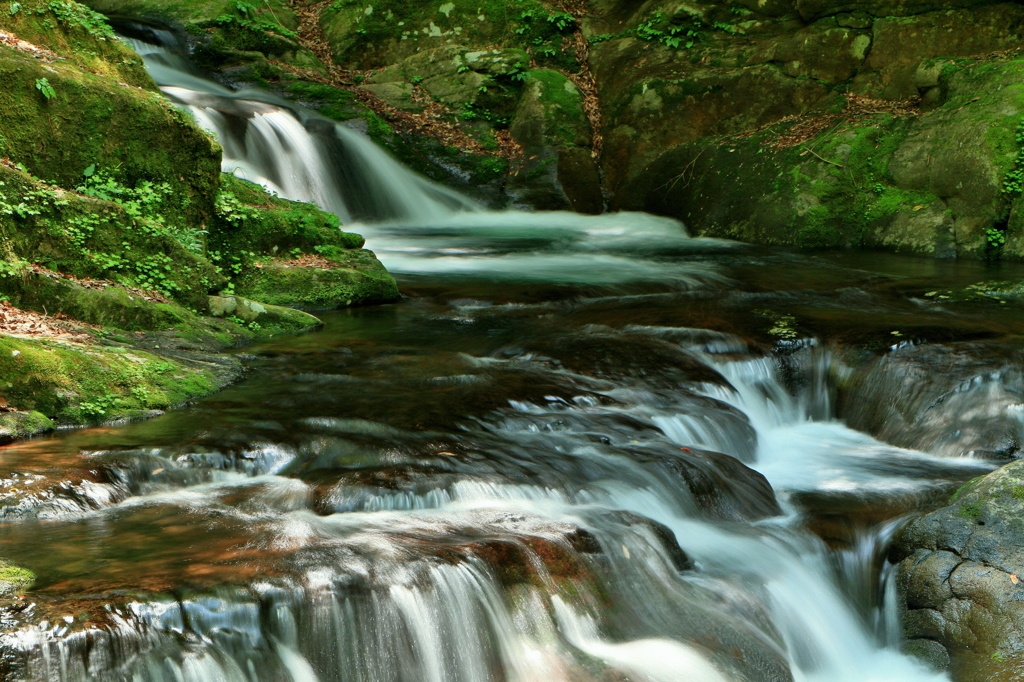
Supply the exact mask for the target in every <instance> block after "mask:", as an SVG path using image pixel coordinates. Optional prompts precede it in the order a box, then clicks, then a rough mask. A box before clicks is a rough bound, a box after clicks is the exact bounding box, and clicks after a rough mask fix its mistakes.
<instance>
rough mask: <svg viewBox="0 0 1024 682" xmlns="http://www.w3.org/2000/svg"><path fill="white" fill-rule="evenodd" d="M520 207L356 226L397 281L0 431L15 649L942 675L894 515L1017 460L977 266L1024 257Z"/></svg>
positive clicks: (211, 665) (311, 671) (652, 671)
mask: <svg viewBox="0 0 1024 682" xmlns="http://www.w3.org/2000/svg"><path fill="white" fill-rule="evenodd" d="M652 229H654V232H652V234H654V233H659V234H660V233H661V232H659V230H660V231H664V230H665V229H669V228H666V227H665V225H664V224H658V225H655V226H654V228H652ZM531 230H532V228H529V229H526V228H524V229H523V230H522V231H511V232H510V231H508V230H506V231H504V232H502V233H501V235H500V238H499V235H490V236H488V237H487V238H486V239H484V237H482V236H481V235H480V234H478V233H474V231H473V230H472V229H467V228H464V229H463V230H462V231H460V232H459V233H458V235H455V234H454V233H452V232H450V231H446V230H443V229H438V228H436V227H435V228H430V227H426V228H422V229H421V230H420V231H419V232H416V230H412V229H410V230H409V231H408V232H405V233H403V236H402V237H401V238H399V237H397V236H396V235H397V234H398V233H397V232H394V231H392V232H389V231H388V230H387V229H381V230H378V231H377V232H373V231H371V234H370V237H371V246H373V247H374V248H376V249H377V250H378V253H380V254H381V256H382V258H383V260H384V262H385V263H387V264H388V265H389V267H392V269H393V270H395V271H397V272H398V273H399V279H400V284H401V287H402V290H403V292H404V293H405V294H406V298H405V299H404V300H403V301H402V302H400V303H398V304H395V305H390V306H382V307H377V308H365V309H357V310H349V311H343V312H335V313H326V314H324V315H323V319H324V321H325V323H326V326H325V328H324V329H323V330H322V331H320V332H317V333H313V334H309V335H306V336H300V337H296V338H283V339H279V340H274V341H271V342H269V343H265V344H263V345H260V346H257V347H252V348H246V349H243V350H242V351H241V352H242V353H243V354H244V358H245V359H246V363H247V365H248V366H249V368H250V372H249V374H248V376H247V378H246V379H245V380H244V381H243V382H241V383H239V384H237V385H235V386H233V387H231V388H229V389H227V390H225V391H223V392H221V393H219V394H217V395H215V396H212V397H210V398H208V399H206V400H203V401H200V402H198V403H196V404H195V405H191V406H188V407H185V408H182V409H179V410H176V411H173V412H170V413H168V414H167V415H165V416H163V417H160V418H158V419H155V420H152V421H148V422H144V423H135V424H128V425H123V426H110V427H104V428H96V429H87V430H81V431H73V432H65V433H62V434H60V435H58V436H56V437H51V438H41V439H36V440H32V441H27V442H23V443H18V444H15V445H12V446H9V447H6V448H0V508H2V513H3V521H4V522H3V524H2V525H0V556H5V557H9V558H10V559H11V560H13V561H15V562H17V563H18V564H20V565H23V566H25V567H27V568H30V569H32V570H33V571H35V572H36V574H37V575H38V581H37V583H36V585H35V587H34V589H33V590H32V591H31V592H30V593H29V594H28V595H27V597H26V598H25V600H23V601H21V602H19V603H18V605H17V606H16V607H15V608H13V609H11V610H9V611H8V622H7V623H6V628H7V629H6V634H4V635H3V636H2V638H0V639H2V649H3V652H4V657H3V661H2V663H0V665H3V666H6V668H5V670H6V672H7V673H8V675H9V677H10V678H11V679H21V678H25V679H67V680H82V679H111V680H113V679H133V680H303V681H305V680H345V681H348V680H359V681H364V680H365V681H367V682H370V681H373V682H376V681H385V680H389V681H390V680H408V681H413V680H417V681H418V680H430V681H438V682H447V681H449V680H451V681H467V682H468V681H471V680H567V681H577V680H656V681H661V680H665V681H668V680H673V681H675V680H701V681H704V680H751V681H755V680H788V679H797V680H821V681H826V680H827V681H834V680H851V681H852V680H939V679H944V678H943V677H942V676H939V675H936V674H934V673H931V672H928V671H926V670H925V669H924V668H923V667H921V666H920V665H919V664H917V663H915V662H914V661H913V660H912V659H908V658H905V657H903V656H902V655H901V654H899V653H898V641H899V626H898V622H897V620H896V605H895V592H894V585H893V581H892V570H891V567H889V566H888V564H887V562H886V560H885V551H886V543H887V541H888V540H889V538H890V537H891V535H892V533H893V532H894V531H895V529H896V528H897V527H898V522H899V520H900V519H901V518H903V517H905V515H906V514H908V513H912V512H914V511H915V510H920V509H923V508H927V507H928V506H929V505H934V504H937V503H938V502H939V501H940V500H941V498H942V496H943V495H945V494H947V493H948V492H949V491H950V490H951V489H953V488H954V487H955V486H956V485H958V484H959V483H961V482H963V481H965V480H967V479H970V478H972V477H974V476H977V475H980V474H982V473H985V472H986V471H989V470H991V469H992V468H994V467H995V466H997V465H998V464H999V463H1000V462H1002V461H1006V460H1007V459H1008V458H1010V457H1013V456H1015V452H1016V442H1017V440H1016V439H1017V438H1018V436H1019V435H1021V434H1020V433H1019V432H1020V431H1021V430H1024V429H1022V426H1021V419H1020V416H1019V414H1020V413H1019V410H1018V409H1017V408H1018V407H1019V405H1018V403H1019V402H1022V399H1021V397H1020V395H1021V384H1022V381H1021V378H1020V376H1019V369H1018V368H1019V367H1020V345H1021V344H1020V339H1021V333H1022V331H1024V318H1022V316H1021V314H1020V313H1021V307H1020V305H1019V304H1018V303H1017V302H1015V301H1014V300H1013V299H1008V298H1005V297H1004V298H1003V299H1000V298H999V297H996V296H993V295H990V294H988V293H986V292H988V291H990V290H991V289H992V287H991V286H990V287H976V288H974V289H967V287H969V286H971V285H974V284H976V283H978V282H983V281H987V282H991V281H996V280H1011V279H1016V280H1020V279H1024V271H1022V270H1021V269H1020V268H1015V267H1011V266H998V267H996V266H985V265H983V264H963V263H960V264H957V263H947V262H935V261H929V260H915V259H907V258H899V257H895V256H883V255H878V254H863V253H857V254H853V253H851V254H844V253H840V254H835V253H833V254H827V255H821V256H798V255H793V254H789V253H786V252H781V251H772V250H766V249H754V248H750V247H739V246H734V245H729V244H724V243H721V242H706V241H701V240H687V242H686V243H683V244H680V243H677V242H672V243H671V244H665V243H660V242H658V240H657V239H652V240H651V241H650V242H647V243H640V244H638V245H636V246H635V247H629V248H624V249H620V250H618V251H616V252H615V253H614V254H611V255H609V254H608V253H607V249H605V248H604V246H606V245H607V241H608V240H610V239H612V240H613V239H614V237H613V236H612V237H610V236H609V234H610V233H602V232H601V231H600V230H597V231H596V232H592V233H588V235H587V237H586V239H585V240H583V241H581V240H580V239H579V238H578V235H576V234H575V233H574V232H573V231H572V229H569V228H566V231H565V232H564V233H563V234H562V236H561V237H557V238H552V237H551V236H550V235H540V236H538V235H537V234H535V233H533V232H532V231H531ZM417 240H419V241H417ZM595 243H596V244H598V246H596V247H595V246H593V245H594V244H595ZM422 244H430V245H433V246H430V247H429V248H428V247H424V246H422ZM438 244H440V245H438ZM410 254H412V255H410ZM452 261H454V262H456V263H457V265H455V266H453V265H452ZM467 264H468V265H467ZM1001 300H1008V301H1009V302H1005V303H1004V302H1001ZM940 398H941V399H940Z"/></svg>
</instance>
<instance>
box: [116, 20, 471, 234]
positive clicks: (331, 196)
mask: <svg viewBox="0 0 1024 682" xmlns="http://www.w3.org/2000/svg"><path fill="white" fill-rule="evenodd" d="M129 28H130V29H131V30H130V32H131V33H132V35H133V36H134V37H126V38H123V40H125V42H127V43H128V45H130V46H131V47H132V49H134V50H135V51H136V52H138V53H139V54H140V55H141V56H142V57H143V59H144V60H145V62H146V68H147V70H148V71H149V73H150V75H151V76H152V77H153V79H154V80H155V81H156V82H157V85H159V86H160V89H161V90H162V91H163V93H164V94H165V95H166V96H167V97H168V98H169V99H170V100H171V101H173V102H175V103H176V104H178V105H180V106H182V107H184V108H185V109H187V110H188V111H189V112H191V113H192V115H193V116H194V117H195V119H196V121H197V122H198V123H199V125H200V126H202V127H203V128H204V129H206V130H207V131H208V132H210V133H211V134H212V135H214V136H215V137H216V138H217V140H218V141H219V142H220V143H221V146H222V147H223V149H224V160H223V170H224V172H226V173H233V174H235V175H237V176H238V177H240V178H242V179H244V180H249V181H250V182H254V183H256V184H258V185H262V186H264V187H265V188H267V189H268V190H269V191H271V192H273V193H275V194H277V195H279V196H281V197H283V198H285V199H291V200H293V201H303V202H308V203H314V204H317V205H318V206H320V207H321V208H323V209H324V210H326V211H330V212H332V213H334V214H336V215H337V216H338V217H339V218H341V220H342V221H343V222H345V223H352V222H357V221H372V222H382V221H405V220H412V219H418V220H424V219H425V220H438V219H441V218H444V217H445V216H448V215H451V214H452V213H453V212H455V211H474V210H479V207H478V206H477V205H476V204H475V203H474V202H472V201H471V200H469V199H467V198H465V197H463V196H461V195H459V194H458V193H456V192H453V191H451V190H449V189H446V188H444V187H441V186H440V185H436V184H434V183H432V182H430V181H428V180H426V179H424V178H421V177H419V176H418V175H416V174H415V173H413V172H411V171H409V170H408V169H407V168H405V167H404V166H402V164H400V163H398V162H397V161H395V160H394V159H392V158H391V157H390V156H389V155H388V154H387V153H386V152H384V151H383V150H382V149H380V148H379V147H377V145H375V144H373V142H371V141H370V140H369V139H368V138H367V137H366V136H365V135H363V134H362V133H359V132H357V131H356V130H354V129H352V128H350V127H348V126H346V125H344V124H338V123H335V122H333V121H330V120H328V119H325V118H323V117H320V116H317V115H315V114H313V113H311V112H309V111H307V110H305V109H302V108H301V107H297V106H295V105H294V104H290V103H288V102H285V101H283V100H280V99H278V98H276V97H273V96H272V95H270V94H268V93H266V92H263V91H259V90H240V91H233V90H229V89H228V88H225V87H222V86H220V85H218V84H216V83H214V82H212V81H210V80H207V79H205V78H203V77H202V76H200V75H199V74H196V73H193V72H192V70H191V67H190V65H189V63H188V60H187V59H186V58H185V57H184V46H182V45H181V44H180V41H179V39H178V38H177V36H175V35H174V34H173V33H171V32H169V31H161V30H157V29H153V28H151V27H148V26H141V25H134V24H133V25H130V26H129Z"/></svg>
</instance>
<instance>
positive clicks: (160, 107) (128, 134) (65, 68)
mask: <svg viewBox="0 0 1024 682" xmlns="http://www.w3.org/2000/svg"><path fill="white" fill-rule="evenodd" d="M0 14H2V13H0ZM42 79H46V81H47V82H48V83H49V85H50V87H51V88H52V89H53V92H54V94H53V95H52V96H51V97H49V98H47V97H46V96H45V94H44V93H43V92H41V91H40V90H39V89H38V88H37V86H36V85H37V81H41V80H42ZM0 82H2V83H4V87H3V88H2V89H0V110H2V111H3V112H4V125H3V127H2V128H0V156H4V157H7V158H10V159H11V160H13V161H14V162H17V163H21V164H24V166H25V167H26V168H27V169H28V170H29V171H30V172H31V173H32V174H33V175H35V176H37V177H39V178H42V179H44V180H46V181H47V182H50V183H52V184H54V185H58V186H61V187H75V186H77V185H78V184H79V183H80V182H81V181H82V180H83V173H84V172H85V171H86V169H88V168H90V167H91V168H103V169H108V170H110V171H111V172H114V173H115V175H116V177H117V179H118V180H119V181H120V182H121V183H122V184H124V185H125V186H129V187H134V186H136V185H137V184H139V183H141V182H144V181H150V182H154V183H167V185H168V186H169V187H170V189H171V191H170V193H169V194H168V197H167V201H166V209H167V215H168V216H171V217H172V219H173V222H176V223H179V224H188V225H191V226H194V227H199V228H202V227H203V226H204V225H205V224H206V223H207V222H208V221H209V220H210V218H211V217H212V214H213V200H214V197H215V196H216V190H217V186H218V185H219V182H220V181H219V177H220V147H219V145H217V143H216V142H214V141H213V140H212V139H210V138H209V137H208V136H207V134H206V133H204V132H203V131H202V130H200V129H199V127H198V126H197V125H196V124H195V122H194V121H193V120H192V119H191V118H190V117H189V116H188V115H187V114H186V113H184V112H183V111H182V110H180V109H178V108H176V107H174V106H172V105H171V104H170V103H169V102H167V101H166V100H165V99H163V97H162V96H161V95H159V94H158V93H154V92H151V91H149V90H145V89H140V88H136V87H132V86H130V85H124V84H122V83H121V82H119V80H118V79H117V78H112V77H108V76H102V75H96V74H93V73H90V72H88V71H86V70H85V69H81V68H76V67H75V66H74V65H73V64H71V63H69V62H63V61H57V62H53V63H46V62H44V61H42V60H40V59H37V58H35V57H32V56H30V55H28V54H26V53H23V52H20V51H18V50H14V49H11V48H8V47H5V46H2V45H0Z"/></svg>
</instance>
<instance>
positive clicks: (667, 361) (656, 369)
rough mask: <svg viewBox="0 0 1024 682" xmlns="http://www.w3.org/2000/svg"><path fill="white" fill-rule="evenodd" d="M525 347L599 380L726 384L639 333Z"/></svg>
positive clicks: (700, 364) (702, 365)
mask: <svg viewBox="0 0 1024 682" xmlns="http://www.w3.org/2000/svg"><path fill="white" fill-rule="evenodd" d="M529 348H530V350H535V351H539V352H541V353H544V354H545V355H549V356H550V357H553V358H556V359H557V360H558V361H559V363H560V364H561V365H562V366H563V367H564V368H565V369H568V370H570V371H573V372H578V373H581V374H587V375H590V376H595V377H599V378H605V377H607V378H614V379H616V380H621V379H622V377H631V378H635V379H639V380H640V381H642V382H644V383H647V384H650V385H653V386H660V387H666V388H675V387H678V386H679V385H680V384H699V383H704V382H707V383H713V384H720V385H722V384H725V383H726V381H725V378H724V377H722V375H721V374H719V373H718V371H717V370H715V369H713V368H712V367H710V366H708V365H707V364H705V363H703V362H701V361H700V360H698V359H696V358H695V357H694V356H692V355H690V354H689V353H687V352H686V351H684V350H683V349H682V348H680V347H679V346H678V345H676V344H674V343H671V342H669V341H663V340H661V339H657V338H652V337H650V336H647V335H642V334H636V335H633V334H600V333H588V334H580V335H575V336H558V337H552V338H548V339H537V340H536V341H533V342H532V343H531V344H530V346H529Z"/></svg>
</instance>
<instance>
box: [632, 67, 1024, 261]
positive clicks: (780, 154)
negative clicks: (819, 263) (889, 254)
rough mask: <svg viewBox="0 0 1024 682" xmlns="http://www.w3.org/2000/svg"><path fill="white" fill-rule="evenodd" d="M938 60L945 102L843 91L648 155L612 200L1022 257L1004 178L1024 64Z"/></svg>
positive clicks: (866, 241) (784, 233)
mask: <svg viewBox="0 0 1024 682" xmlns="http://www.w3.org/2000/svg"><path fill="white" fill-rule="evenodd" d="M943 65H944V69H945V70H944V73H943V75H942V77H941V82H942V84H941V86H937V87H941V89H942V100H941V103H939V104H937V105H936V106H935V107H934V108H932V109H931V110H928V111H925V112H921V113H920V114H919V115H918V114H917V112H915V111H913V110H902V111H901V110H899V109H891V111H892V112H893V113H889V114H887V113H883V112H884V111H885V107H884V106H880V105H878V104H872V103H868V104H867V105H865V104H863V103H860V102H858V101H857V100H851V101H850V102H849V103H848V104H847V105H843V106H837V107H834V108H831V109H825V110H821V111H819V112H817V113H816V114H815V115H813V116H810V117H808V118H806V119H804V120H803V121H802V122H800V123H797V124H794V123H788V124H783V125H781V126H779V127H777V128H770V129H767V130H764V131H761V132H758V133H756V134H753V135H749V136H744V137H739V138H737V137H732V138H730V137H721V138H717V139H714V138H712V139H707V138H705V139H702V140H701V141H699V142H695V143H692V144H689V145H683V146H681V147H679V148H677V149H675V150H673V151H671V152H667V153H665V154H663V155H662V156H661V157H660V158H658V159H657V160H655V161H654V162H652V163H650V164H649V165H648V166H647V167H646V168H645V169H643V170H642V171H640V172H639V173H638V174H637V175H636V178H635V179H634V180H632V181H629V182H627V183H626V184H625V185H624V187H623V191H622V192H621V193H620V195H619V197H620V198H619V200H618V201H617V202H616V205H617V206H619V207H622V208H645V209H647V210H652V211H655V212H659V213H663V214H669V215H673V216H677V217H679V218H680V219H682V220H684V221H686V222H687V224H688V225H689V227H690V228H691V229H692V230H693V231H694V232H696V233H699V234H707V235H714V236H726V237H733V238H738V239H743V240H746V241H753V242H761V243H776V244H790V245H797V246H804V247H811V248H821V247H833V246H844V247H846V246H867V247H875V248H878V247H880V248H885V249H888V250H892V251H899V252H907V253H915V254H919V255H926V256H932V257H957V256H958V257H970V258H986V257H993V256H997V255H1000V254H1001V255H1003V256H1013V257H1020V255H1019V251H1020V249H1021V246H1020V244H1021V243H1022V239H1024V228H1022V227H1021V226H1020V225H1018V224H1017V223H1016V222H1014V223H1013V224H1012V226H1009V225H1008V222H1009V217H1010V215H1011V207H1012V205H1013V201H1014V197H1015V196H1019V190H1016V193H1014V191H1012V190H1013V187H1012V186H1008V184H1007V182H1008V181H1007V177H1008V173H1011V172H1012V171H1013V170H1014V169H1015V168H1016V164H1017V154H1018V144H1019V143H1018V142H1017V129H1018V127H1019V126H1020V124H1021V116H1022V115H1024V99H1022V92H1024V91H1022V89H1021V86H1020V79H1021V74H1022V73H1024V72H1022V69H1024V62H1022V61H1021V60H1017V59H1006V60H999V61H977V62H954V61H946V62H943ZM805 126H806V127H805ZM804 130H810V131H811V132H810V134H808V133H805V132H803V131H804ZM794 138H795V139H794ZM789 140H793V142H790V141H789ZM1004 240H1005V241H1006V246H1005V247H1004V246H1003V244H1002V242H1003V241H1004Z"/></svg>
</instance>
